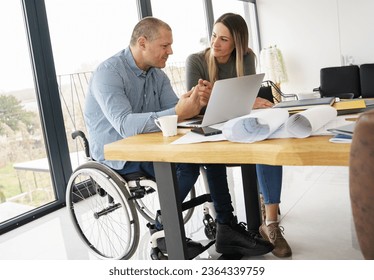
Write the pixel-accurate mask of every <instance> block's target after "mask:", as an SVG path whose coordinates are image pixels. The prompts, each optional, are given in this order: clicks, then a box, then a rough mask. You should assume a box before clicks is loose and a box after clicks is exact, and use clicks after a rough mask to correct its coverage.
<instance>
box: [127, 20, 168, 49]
mask: <svg viewBox="0 0 374 280" xmlns="http://www.w3.org/2000/svg"><path fill="white" fill-rule="evenodd" d="M160 28H165V29H167V30H170V31H171V28H170V26H169V25H168V24H167V23H166V22H164V21H162V20H160V19H158V18H155V17H145V18H143V19H141V20H140V21H139V22H138V23H137V24H136V25H135V27H134V30H133V32H132V34H131V40H130V45H131V46H134V45H135V44H136V41H137V40H138V38H139V37H141V36H144V37H145V38H147V40H149V41H153V40H155V39H156V38H157V37H158V35H159V30H160Z"/></svg>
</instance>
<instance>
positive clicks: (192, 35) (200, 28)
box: [151, 0, 208, 94]
mask: <svg viewBox="0 0 374 280" xmlns="http://www.w3.org/2000/svg"><path fill="white" fill-rule="evenodd" d="M151 4H152V13H153V16H155V17H157V18H159V19H161V20H163V21H165V22H166V23H168V24H169V25H170V27H171V28H172V30H173V46H172V48H173V55H171V56H170V57H169V59H168V63H167V66H166V67H165V69H164V70H165V72H166V73H167V74H168V76H169V78H170V80H171V81H172V85H173V87H174V90H175V92H176V93H177V94H182V93H184V92H186V85H185V66H184V65H185V61H186V58H187V56H188V55H190V54H191V53H195V52H198V51H202V50H203V49H204V48H206V47H207V44H208V34H207V33H208V29H207V25H206V19H205V14H204V7H203V1H201V0H189V1H175V0H152V1H151ZM170 11H176V12H173V13H171V12H170Z"/></svg>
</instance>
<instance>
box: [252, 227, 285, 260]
mask: <svg viewBox="0 0 374 280" xmlns="http://www.w3.org/2000/svg"><path fill="white" fill-rule="evenodd" d="M259 231H260V234H261V236H262V237H263V238H264V239H266V240H268V241H270V242H271V243H272V244H273V245H274V250H273V251H272V253H273V254H274V256H277V257H278V258H286V257H290V256H291V255H292V250H291V247H290V246H289V245H288V243H287V241H286V239H284V237H283V231H284V229H283V227H280V226H279V223H272V224H270V225H268V226H266V224H265V223H263V224H262V225H261V226H260V229H259Z"/></svg>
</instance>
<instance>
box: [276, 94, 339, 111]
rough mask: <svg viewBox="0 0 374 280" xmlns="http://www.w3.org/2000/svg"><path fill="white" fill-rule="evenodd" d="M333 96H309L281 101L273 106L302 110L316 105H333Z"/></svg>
mask: <svg viewBox="0 0 374 280" xmlns="http://www.w3.org/2000/svg"><path fill="white" fill-rule="evenodd" d="M334 102H335V97H322V98H310V99H301V100H292V101H283V102H280V103H278V104H276V105H275V106H274V108H286V109H288V111H303V110H306V109H308V108H311V107H314V106H317V105H333V104H334Z"/></svg>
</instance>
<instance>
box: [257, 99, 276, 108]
mask: <svg viewBox="0 0 374 280" xmlns="http://www.w3.org/2000/svg"><path fill="white" fill-rule="evenodd" d="M273 106H274V103H272V102H270V101H269V100H267V99H264V98H262V97H256V100H255V104H253V109H261V108H271V107H273Z"/></svg>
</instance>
